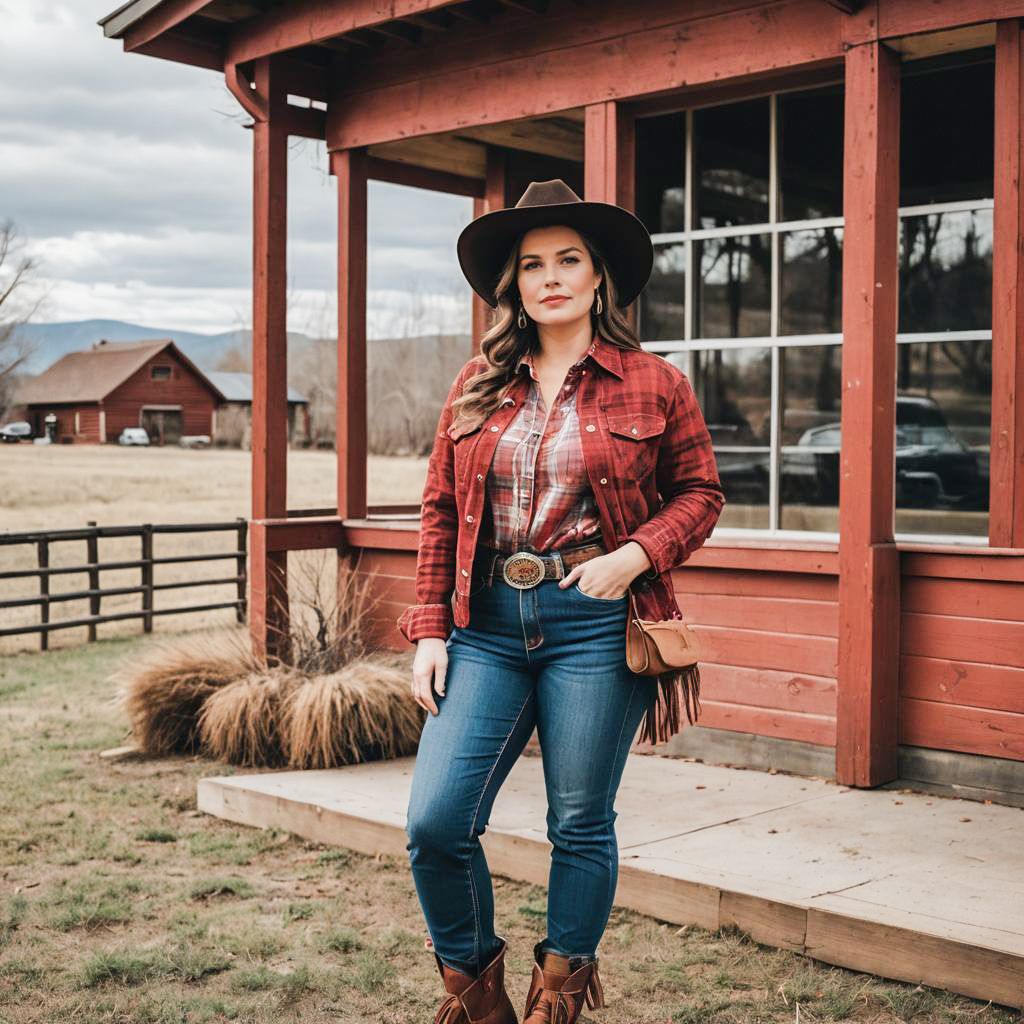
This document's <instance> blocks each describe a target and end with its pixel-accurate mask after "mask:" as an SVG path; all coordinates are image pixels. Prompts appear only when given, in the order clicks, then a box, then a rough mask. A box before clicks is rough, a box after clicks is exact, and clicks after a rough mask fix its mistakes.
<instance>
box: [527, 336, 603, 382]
mask: <svg viewBox="0 0 1024 1024" xmlns="http://www.w3.org/2000/svg"><path fill="white" fill-rule="evenodd" d="M588 357H589V358H590V359H593V360H594V361H595V362H596V363H597V364H598V365H599V366H601V367H603V368H604V369H605V370H607V371H608V372H609V373H612V374H614V375H615V376H616V377H618V378H619V379H620V380H621V379H622V356H621V355H620V353H619V347H618V346H617V345H612V344H609V342H607V341H605V340H604V338H602V337H601V335H600V334H598V333H597V332H596V331H595V332H594V338H593V341H592V342H591V348H590V349H589V350H588V351H587V353H586V355H585V356H584V358H588ZM524 366H525V367H526V369H527V372H528V373H529V374H530V376H531V377H533V379H534V380H536V379H537V376H536V373H535V371H534V368H533V359H532V357H531V355H530V353H529V352H527V353H526V354H524V355H522V356H520V357H519V362H518V363H517V364H516V370H517V371H518V370H520V369H522V367H524Z"/></svg>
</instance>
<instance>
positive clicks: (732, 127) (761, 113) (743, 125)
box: [693, 96, 769, 228]
mask: <svg viewBox="0 0 1024 1024" xmlns="http://www.w3.org/2000/svg"><path fill="white" fill-rule="evenodd" d="M768 102H769V101H768V97H767V96H763V97H760V98H759V99H756V100H747V101H745V102H743V103H727V104H724V105H723V106H720V107H705V108H703V109H701V110H697V111H695V112H694V126H693V131H694V147H695V153H694V158H695V164H696V166H695V175H694V180H695V181H696V183H697V209H696V216H695V218H694V223H696V224H698V225H700V227H702V228H713V227H723V226H725V225H727V224H763V223H765V222H766V221H767V220H768V125H769V113H768Z"/></svg>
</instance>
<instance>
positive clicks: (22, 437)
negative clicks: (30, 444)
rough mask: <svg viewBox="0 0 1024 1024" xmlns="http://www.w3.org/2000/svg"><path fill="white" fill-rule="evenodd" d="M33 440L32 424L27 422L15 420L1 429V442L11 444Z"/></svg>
mask: <svg viewBox="0 0 1024 1024" xmlns="http://www.w3.org/2000/svg"><path fill="white" fill-rule="evenodd" d="M31 440H32V424H31V423H28V422H26V421H25V420H15V421H14V422H13V423H5V424H4V425H3V426H2V427H0V441H7V442H10V443H13V442H16V441H31Z"/></svg>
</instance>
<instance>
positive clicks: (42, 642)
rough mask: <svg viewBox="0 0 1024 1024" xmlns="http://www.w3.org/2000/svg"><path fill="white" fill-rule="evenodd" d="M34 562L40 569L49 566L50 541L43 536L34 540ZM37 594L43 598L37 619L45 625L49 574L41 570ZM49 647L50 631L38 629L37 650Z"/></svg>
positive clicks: (48, 619)
mask: <svg viewBox="0 0 1024 1024" xmlns="http://www.w3.org/2000/svg"><path fill="white" fill-rule="evenodd" d="M36 563H37V564H38V566H39V568H40V569H49V568H50V542H49V541H48V540H47V539H46V538H45V537H43V538H42V539H40V540H38V541H36ZM39 596H40V597H41V598H42V599H43V600H42V601H41V602H40V604H39V621H40V622H41V623H42V624H43V625H44V626H45V625H46V624H47V623H48V622H49V621H50V574H49V573H48V572H41V573H40V574H39ZM49 649H50V631H49V630H48V629H41V630H40V631H39V650H41V651H47V650H49Z"/></svg>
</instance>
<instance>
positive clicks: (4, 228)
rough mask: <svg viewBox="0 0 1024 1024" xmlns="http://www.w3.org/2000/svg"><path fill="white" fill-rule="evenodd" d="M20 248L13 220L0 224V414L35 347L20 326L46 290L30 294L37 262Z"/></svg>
mask: <svg viewBox="0 0 1024 1024" xmlns="http://www.w3.org/2000/svg"><path fill="white" fill-rule="evenodd" d="M23 249H24V242H23V241H22V240H21V239H20V238H19V237H18V232H17V229H16V228H15V226H14V222H13V221H12V220H10V219H8V220H5V221H4V222H3V223H0V413H6V412H7V410H8V409H9V408H10V406H11V402H12V400H13V394H14V385H15V381H16V379H17V374H18V368H19V367H20V366H21V364H22V363H24V362H25V360H26V359H27V358H28V357H29V356H30V355H31V354H32V353H33V352H34V351H35V349H36V346H35V345H33V344H32V343H30V342H29V341H28V339H27V338H26V337H25V336H24V335H23V334H21V333H20V328H21V327H23V326H24V325H25V324H27V323H28V322H29V321H30V320H31V319H32V317H34V316H35V315H36V313H37V312H38V311H39V307H40V305H41V304H42V302H43V299H44V298H45V297H46V293H45V292H44V293H41V294H38V295H37V296H36V297H35V298H34V299H33V298H31V297H30V293H31V292H32V291H34V288H33V285H34V278H35V276H36V274H37V273H38V270H39V264H38V261H37V260H36V259H35V258H34V257H32V256H26V255H24V254H23Z"/></svg>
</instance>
